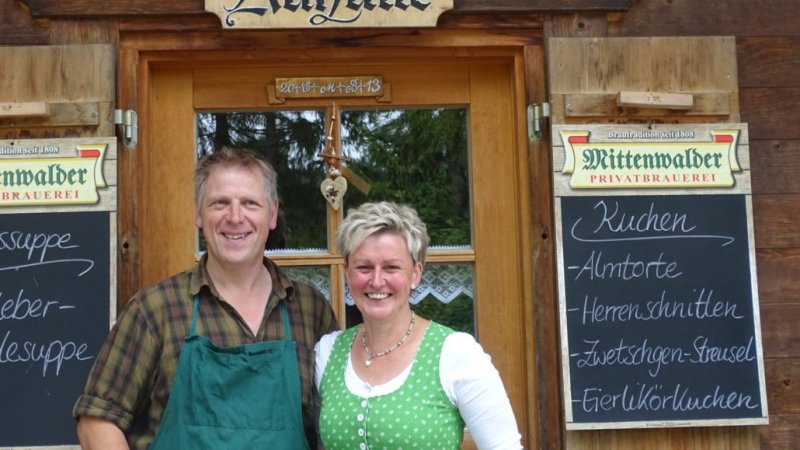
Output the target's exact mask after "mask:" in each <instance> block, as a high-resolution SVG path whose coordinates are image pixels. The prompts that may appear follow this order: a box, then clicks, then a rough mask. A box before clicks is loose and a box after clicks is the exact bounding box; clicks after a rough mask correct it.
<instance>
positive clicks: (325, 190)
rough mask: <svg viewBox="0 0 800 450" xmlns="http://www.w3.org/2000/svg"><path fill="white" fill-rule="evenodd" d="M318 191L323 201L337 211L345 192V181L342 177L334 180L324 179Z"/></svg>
mask: <svg viewBox="0 0 800 450" xmlns="http://www.w3.org/2000/svg"><path fill="white" fill-rule="evenodd" d="M319 189H320V191H321V192H322V195H323V196H324V197H325V200H327V201H328V203H330V204H331V206H332V207H333V209H336V210H338V209H339V206H341V204H342V197H344V193H345V192H347V180H345V179H344V177H342V176H336V177H334V178H328V177H325V179H324V180H322V184H321V185H320V186H319Z"/></svg>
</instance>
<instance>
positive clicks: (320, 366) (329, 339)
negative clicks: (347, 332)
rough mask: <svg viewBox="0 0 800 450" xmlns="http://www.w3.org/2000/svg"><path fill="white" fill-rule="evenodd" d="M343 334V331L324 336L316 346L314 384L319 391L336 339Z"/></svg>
mask: <svg viewBox="0 0 800 450" xmlns="http://www.w3.org/2000/svg"><path fill="white" fill-rule="evenodd" d="M341 333H342V332H341V331H334V332H332V333H328V334H326V335H324V336H322V337H321V338H320V340H319V342H317V344H316V345H314V354H315V355H316V361H315V363H314V382H315V383H316V384H317V389H319V383H320V381H322V374H323V373H324V372H325V366H327V365H328V358H329V357H330V356H331V350H333V343H334V342H336V338H337V337H338V336H339V334H341Z"/></svg>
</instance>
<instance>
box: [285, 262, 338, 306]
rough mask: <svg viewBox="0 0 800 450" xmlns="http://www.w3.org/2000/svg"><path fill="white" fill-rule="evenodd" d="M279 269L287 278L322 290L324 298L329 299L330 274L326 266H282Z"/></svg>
mask: <svg viewBox="0 0 800 450" xmlns="http://www.w3.org/2000/svg"><path fill="white" fill-rule="evenodd" d="M281 270H283V271H284V273H286V275H288V276H289V278H292V279H295V280H297V281H302V282H304V283H307V284H310V285H311V286H314V287H315V288H317V289H318V290H319V291H320V292H322V294H323V295H324V296H325V299H326V300H328V301H330V300H331V275H330V269H329V268H328V266H283V267H281Z"/></svg>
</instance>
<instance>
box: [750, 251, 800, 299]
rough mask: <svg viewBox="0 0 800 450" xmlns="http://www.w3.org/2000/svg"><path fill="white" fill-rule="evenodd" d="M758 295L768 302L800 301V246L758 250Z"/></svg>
mask: <svg viewBox="0 0 800 450" xmlns="http://www.w3.org/2000/svg"><path fill="white" fill-rule="evenodd" d="M756 266H757V267H758V293H759V294H758V297H759V300H760V302H761V303H762V304H766V303H800V248H764V249H758V250H756Z"/></svg>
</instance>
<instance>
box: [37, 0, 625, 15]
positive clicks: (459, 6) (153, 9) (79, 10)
mask: <svg viewBox="0 0 800 450" xmlns="http://www.w3.org/2000/svg"><path fill="white" fill-rule="evenodd" d="M24 1H25V3H26V4H27V5H28V6H29V7H30V10H31V14H32V15H33V16H34V17H52V16H77V17H87V16H121V15H161V14H163V15H186V14H188V15H191V14H208V13H206V12H205V10H204V1H203V0H173V1H168V2H165V1H162V0H139V1H136V2H131V1H129V0H108V1H105V2H102V3H100V2H97V3H93V4H87V2H86V1H84V0H59V1H52V0H24ZM255 3H256V2H252V4H255ZM629 6H630V0H571V1H568V2H565V1H563V0H454V2H453V11H454V12H456V13H474V12H480V13H509V12H511V13H525V12H548V13H550V12H565V11H566V12H570V13H571V12H575V11H609V12H611V11H625V10H627V9H628V8H629Z"/></svg>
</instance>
